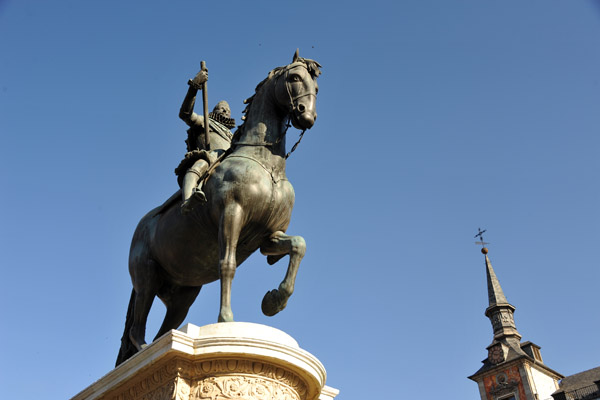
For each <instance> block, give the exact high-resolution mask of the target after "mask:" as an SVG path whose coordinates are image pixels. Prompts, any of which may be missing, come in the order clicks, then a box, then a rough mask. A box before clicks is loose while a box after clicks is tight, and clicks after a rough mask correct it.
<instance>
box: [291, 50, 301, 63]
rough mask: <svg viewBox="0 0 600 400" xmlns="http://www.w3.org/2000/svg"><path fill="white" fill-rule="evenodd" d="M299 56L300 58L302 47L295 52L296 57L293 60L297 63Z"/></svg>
mask: <svg viewBox="0 0 600 400" xmlns="http://www.w3.org/2000/svg"><path fill="white" fill-rule="evenodd" d="M298 58H300V49H296V52H295V53H294V59H293V60H292V62H293V63H295V62H296V61H298Z"/></svg>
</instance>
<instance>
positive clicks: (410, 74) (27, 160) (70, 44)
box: [0, 0, 600, 400]
mask: <svg viewBox="0 0 600 400" xmlns="http://www.w3.org/2000/svg"><path fill="white" fill-rule="evenodd" d="M296 48H300V54H301V55H302V56H304V57H308V58H313V59H315V60H317V61H319V62H320V63H321V64H322V65H323V75H322V77H321V78H320V79H319V85H320V92H319V99H318V105H317V107H318V113H319V117H318V119H317V122H316V124H315V126H314V128H313V129H311V130H310V131H308V133H307V134H306V136H305V138H304V140H303V142H302V144H301V145H300V147H299V149H298V151H297V152H296V153H294V155H293V156H292V157H291V158H290V159H289V162H288V177H289V179H290V181H291V182H292V183H293V184H294V187H295V190H296V206H295V209H294V214H293V217H292V223H291V226H290V228H289V230H288V232H289V233H291V234H299V235H302V236H303V237H304V238H305V239H306V241H307V243H308V252H307V255H306V257H305V258H304V260H303V263H302V265H301V268H300V272H299V275H298V281H297V285H296V292H295V293H294V295H293V297H292V298H291V299H290V302H289V304H288V307H287V309H286V310H285V311H284V312H282V313H281V314H279V315H277V316H275V317H273V318H267V317H265V316H263V315H262V313H261V312H260V301H261V299H262V296H263V294H264V293H265V292H266V291H267V290H270V289H272V288H275V287H276V286H277V284H278V283H279V281H280V280H281V279H282V277H283V275H284V272H285V271H284V269H285V262H284V263H278V264H276V265H275V266H274V267H269V266H268V265H267V263H266V261H265V260H264V257H262V256H260V255H256V256H253V257H252V258H251V259H250V260H248V261H247V262H246V263H245V264H244V265H243V266H242V267H241V268H240V269H239V270H238V273H237V274H236V277H235V281H234V286H233V291H234V292H233V310H234V314H235V317H236V320H239V321H250V322H257V323H263V324H269V325H271V326H274V327H276V328H279V329H282V330H283V331H285V332H287V333H289V334H291V335H292V336H294V337H295V338H296V339H297V340H298V342H299V343H300V345H301V346H302V347H303V348H304V349H306V350H308V351H310V352H311V353H313V354H314V355H316V356H317V357H318V358H319V359H320V360H321V361H322V362H323V364H324V365H325V367H326V368H327V371H328V382H327V383H328V384H329V385H330V386H333V387H336V388H339V389H340V390H341V394H340V399H361V398H420V399H437V398H439V397H440V396H443V397H444V398H454V399H461V400H467V399H471V400H475V399H478V398H479V394H478V390H477V385H476V384H475V383H474V382H471V381H469V380H468V379H467V378H466V377H467V376H468V375H471V374H472V373H474V372H475V371H477V369H478V368H479V367H480V365H481V364H480V361H481V360H483V359H484V358H485V357H486V356H487V353H486V350H485V347H486V346H487V345H488V344H489V343H490V342H491V340H492V328H491V324H490V322H489V321H488V320H487V318H485V316H484V315H483V312H484V310H485V308H486V307H487V295H486V284H485V270H484V262H483V256H482V255H481V254H480V252H479V249H478V248H477V247H476V246H475V244H474V241H475V239H474V238H473V236H474V235H475V233H476V232H477V228H478V227H481V228H485V229H487V230H488V234H487V235H486V236H485V239H486V240H487V241H489V242H491V244H490V245H489V248H490V258H491V260H492V263H493V265H494V268H495V269H496V273H497V275H498V278H499V279H500V282H501V284H502V286H503V288H504V292H505V294H506V296H507V298H508V300H509V301H510V302H511V303H512V304H513V305H515V306H516V307H517V310H516V313H515V320H516V324H517V328H518V329H519V331H520V333H521V334H522V335H523V340H530V341H533V342H534V343H536V344H538V345H540V346H542V355H543V357H544V361H545V362H546V364H547V365H548V366H549V367H551V368H553V369H555V370H557V371H559V372H561V373H563V374H565V375H568V374H573V373H576V372H579V371H582V370H585V369H589V368H592V367H596V366H598V365H600V342H599V341H598V332H599V331H600V318H598V308H599V304H598V302H599V300H598V281H599V280H600V272H599V271H600V268H599V263H598V260H597V256H596V254H595V250H596V249H597V248H598V243H599V242H600V233H599V230H598V226H599V223H600V211H599V208H598V206H599V204H600V189H599V184H598V182H599V177H598V173H599V171H600V161H599V158H598V153H599V150H600V139H599V135H598V133H599V131H600V112H599V105H600V2H599V1H596V0H536V1H533V0H518V1H517V0H507V1H488V0H484V1H482V0H456V1H447V0H402V1H378V0H373V1H368V2H363V1H361V2H358V1H344V2H342V1H323V2H321V3H317V2H297V1H295V2H287V1H256V2H247V1H221V2H200V1H191V0H187V1H186V0H179V1H172V2H158V1H140V0H132V1H120V0H119V1H116V0H106V1H93V2H91V1H75V0H55V1H51V2H50V1H39V0H20V1H17V0H0V132H1V135H2V141H1V145H0V163H1V164H0V171H1V172H0V177H1V179H0V185H1V186H0V187H1V188H2V196H1V200H0V221H1V222H0V254H1V260H0V265H1V268H2V278H1V279H2V283H3V284H2V287H3V288H2V291H0V304H1V305H2V320H3V324H2V329H1V331H0V342H1V343H2V346H1V350H0V360H1V362H0V365H1V366H0V384H1V386H2V396H3V397H5V398H20V399H34V398H43V399H65V398H69V397H71V396H73V395H75V394H76V393H77V392H79V391H80V390H82V389H83V388H85V387H86V386H88V385H89V384H91V383H92V382H94V381H95V380H96V379H98V378H100V377H101V376H102V375H104V374H105V373H107V372H108V371H110V370H111V369H112V367H113V365H114V361H115V358H116V355H117V351H118V348H119V341H120V337H121V334H122V331H123V324H124V320H125V311H126V307H127V302H128V300H129V295H130V290H131V282H130V278H129V274H128V271H127V256H128V251H129V244H130V240H131V236H132V233H133V231H134V229H135V226H136V224H137V222H138V220H139V219H140V218H141V217H142V216H143V215H144V214H145V213H146V212H147V211H148V210H150V209H151V208H153V207H155V206H156V205H158V204H160V203H162V201H164V200H165V199H166V198H167V197H168V196H170V195H171V194H172V193H173V192H174V191H175V190H176V188H177V184H176V180H175V176H174V175H173V168H174V167H175V166H176V165H177V164H178V163H179V161H180V158H181V156H182V155H183V153H184V150H185V149H184V142H183V141H184V139H185V137H186V134H185V129H186V128H185V125H184V123H183V122H182V121H180V120H179V118H178V115H177V114H178V110H179V106H180V104H181V101H182V100H183V97H184V95H185V92H186V90H187V85H186V82H187V80H188V79H189V78H191V77H193V76H194V74H195V73H196V72H197V70H198V68H199V63H200V60H206V62H207V64H208V68H209V71H210V78H209V83H208V87H209V90H208V95H209V99H210V102H211V104H214V103H216V102H217V101H218V100H220V99H227V100H228V101H229V102H230V103H231V105H232V110H233V115H234V117H235V118H237V119H238V120H239V118H240V117H241V111H242V109H243V104H242V100H243V99H245V98H247V97H249V96H250V95H251V94H252V93H254V87H255V85H256V84H257V83H258V82H259V81H261V80H262V79H263V78H265V76H266V74H267V72H268V71H269V70H270V69H272V68H273V67H276V66H280V65H285V64H287V63H289V62H290V61H291V58H292V55H293V52H294V51H295V49H296ZM297 133H298V132H297V131H295V130H290V131H289V132H288V134H289V135H291V140H295V138H296V137H297ZM291 140H290V143H293V142H292V141H291ZM217 287H218V285H216V284H212V285H208V286H206V287H205V288H203V290H202V292H201V293H200V295H199V296H198V299H197V301H196V303H195V304H194V306H193V307H192V309H191V310H190V313H189V315H188V318H187V320H186V322H191V323H194V324H197V325H204V324H208V323H213V322H216V318H217V312H218V291H217ZM163 310H164V308H163V306H162V304H161V303H160V302H159V301H157V302H156V303H155V305H154V309H153V313H152V314H151V321H150V323H149V327H148V332H149V333H148V336H149V338H148V339H151V337H152V336H153V335H154V333H155V332H156V330H157V329H158V326H159V324H160V321H161V319H162V313H163ZM541 400H544V399H541Z"/></svg>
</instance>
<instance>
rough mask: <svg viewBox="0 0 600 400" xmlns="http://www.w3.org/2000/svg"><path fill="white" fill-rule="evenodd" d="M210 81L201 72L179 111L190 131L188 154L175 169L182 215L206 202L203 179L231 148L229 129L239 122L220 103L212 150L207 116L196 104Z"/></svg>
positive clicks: (213, 117)
mask: <svg viewBox="0 0 600 400" xmlns="http://www.w3.org/2000/svg"><path fill="white" fill-rule="evenodd" d="M207 80H208V72H207V71H206V70H201V71H200V72H198V74H197V75H196V77H195V78H194V79H192V80H189V81H188V85H189V86H190V87H189V89H188V92H187V94H186V96H185V99H184V100H183V104H182V105H181V109H180V110H179V118H181V119H182V120H183V121H184V122H185V123H186V124H187V125H188V126H189V127H190V128H189V129H188V131H187V132H188V139H187V140H186V144H187V150H188V152H187V153H186V154H185V157H184V158H183V160H182V161H181V163H179V166H178V167H177V168H176V169H175V174H177V182H178V183H179V186H181V193H182V197H183V203H182V204H181V212H182V213H184V214H186V213H188V212H190V211H191V210H193V209H194V207H195V206H196V205H198V204H203V203H205V202H206V196H205V194H204V192H203V191H202V182H201V181H200V179H201V178H202V176H203V175H204V173H205V172H206V171H207V170H208V168H209V167H210V165H211V164H213V163H214V162H215V161H216V159H217V158H218V156H219V155H221V154H222V153H223V152H224V151H225V150H227V149H228V148H229V147H230V146H231V138H232V136H233V135H232V134H231V131H230V130H229V129H231V128H234V127H235V119H233V118H231V109H230V108H229V104H228V103H227V102H226V101H224V100H223V101H220V102H219V103H217V105H216V106H215V108H214V109H213V111H212V112H211V113H210V114H209V122H210V123H209V128H210V132H209V144H210V145H209V147H210V148H206V145H205V139H204V117H203V116H201V115H198V114H196V113H194V111H193V110H194V103H195V101H196V94H197V93H198V90H202V84H203V83H204V82H206V81H207Z"/></svg>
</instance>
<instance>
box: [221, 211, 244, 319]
mask: <svg viewBox="0 0 600 400" xmlns="http://www.w3.org/2000/svg"><path fill="white" fill-rule="evenodd" d="M242 216H243V211H242V207H241V206H240V205H239V204H237V203H233V204H228V205H227V206H226V207H225V210H224V211H223V215H222V216H221V222H220V224H219V277H220V279H221V308H220V310H219V322H231V321H233V312H232V311H231V283H232V282H233V277H234V275H235V268H236V267H237V263H236V259H235V252H236V250H237V244H238V240H239V237H240V232H241V230H242V219H243V218H242Z"/></svg>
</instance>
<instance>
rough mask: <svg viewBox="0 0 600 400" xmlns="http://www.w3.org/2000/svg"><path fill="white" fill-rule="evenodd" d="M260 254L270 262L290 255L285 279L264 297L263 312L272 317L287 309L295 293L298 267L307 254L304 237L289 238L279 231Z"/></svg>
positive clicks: (265, 243) (272, 236) (264, 245)
mask: <svg viewBox="0 0 600 400" xmlns="http://www.w3.org/2000/svg"><path fill="white" fill-rule="evenodd" d="M260 252H261V253H262V254H264V255H266V256H268V258H269V261H270V262H271V261H273V262H274V261H277V260H278V259H279V258H281V256H282V255H285V254H289V255H290V263H289V264H288V269H287V272H286V274H285V278H284V279H283V281H282V282H281V283H280V284H279V288H278V289H274V290H271V291H270V292H267V294H265V297H263V301H262V306H261V308H262V312H263V314H265V315H267V316H269V317H272V316H273V315H275V314H277V313H278V312H279V311H281V310H283V309H284V308H285V306H286V304H287V301H288V299H289V298H290V296H291V295H292V293H293V292H294V283H295V282H296V274H297V273H298V267H299V266H300V261H301V260H302V257H304V253H305V252H306V242H304V238H303V237H302V236H288V235H286V234H285V233H283V232H281V231H278V232H275V233H274V234H272V235H271V237H269V239H267V240H266V241H265V242H264V243H263V244H262V246H261V247H260Z"/></svg>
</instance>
